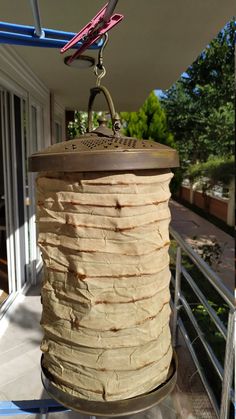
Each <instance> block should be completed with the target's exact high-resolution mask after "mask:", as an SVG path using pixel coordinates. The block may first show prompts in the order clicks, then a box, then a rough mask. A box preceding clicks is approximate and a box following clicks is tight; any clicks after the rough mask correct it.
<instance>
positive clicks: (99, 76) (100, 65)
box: [94, 32, 108, 86]
mask: <svg viewBox="0 0 236 419" xmlns="http://www.w3.org/2000/svg"><path fill="white" fill-rule="evenodd" d="M107 42H108V33H107V32H106V33H105V34H104V42H103V44H102V46H101V48H100V50H99V53H98V63H97V64H96V65H95V67H94V73H95V75H96V76H97V82H96V86H100V83H101V79H102V78H103V77H104V76H105V75H106V69H105V67H104V65H103V51H104V48H105V46H106V45H107ZM99 70H101V72H100V74H99Z"/></svg>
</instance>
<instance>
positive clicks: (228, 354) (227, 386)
mask: <svg viewBox="0 0 236 419" xmlns="http://www.w3.org/2000/svg"><path fill="white" fill-rule="evenodd" d="M234 321H235V312H234V311H230V312H229V317H228V327H227V340H226V350H225V363H224V376H223V383H222V393H221V405H220V419H227V418H228V417H229V407H230V399H231V394H230V393H231V386H232V380H233V360H234Z"/></svg>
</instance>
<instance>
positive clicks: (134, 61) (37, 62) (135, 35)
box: [0, 0, 235, 111]
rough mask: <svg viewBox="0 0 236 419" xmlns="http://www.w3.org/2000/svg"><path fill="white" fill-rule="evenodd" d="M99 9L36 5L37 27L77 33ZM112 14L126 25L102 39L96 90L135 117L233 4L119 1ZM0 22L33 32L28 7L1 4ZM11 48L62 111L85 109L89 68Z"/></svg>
mask: <svg viewBox="0 0 236 419" xmlns="http://www.w3.org/2000/svg"><path fill="white" fill-rule="evenodd" d="M105 3H106V1H105V0H94V1H91V0H90V1H88V0H67V1H65V0H39V6H40V13H41V22H42V26H43V27H46V28H53V29H59V30H65V31H73V32H79V30H80V29H81V28H82V27H83V26H85V24H87V23H88V22H89V21H90V19H91V18H92V17H94V16H95V15H96V13H97V11H98V10H100V8H101V7H102V6H103V5H104V4H105ZM115 11H116V12H117V13H122V14H124V15H125V18H124V20H123V21H122V22H121V23H120V24H118V26H116V27H115V28H114V29H112V30H111V31H110V32H109V34H110V40H109V43H108V45H107V47H106V49H105V51H104V64H105V67H106V69H107V75H106V77H105V79H103V83H104V85H106V86H107V87H108V88H109V89H110V90H111V93H112V96H113V99H114V102H115V105H116V108H117V110H118V111H120V110H136V109H137V108H138V107H139V106H141V105H142V103H143V102H144V100H145V99H146V97H147V96H148V94H149V92H150V91H151V90H153V89H167V88H169V87H170V86H171V85H172V84H173V83H174V82H175V81H176V80H177V79H178V78H179V76H180V75H181V73H182V72H183V71H184V70H185V69H186V68H187V67H188V66H189V65H190V64H191V63H192V62H193V61H194V59H195V58H196V57H197V56H198V54H199V53H200V52H201V51H202V50H203V48H204V47H205V46H206V45H207V44H208V43H209V41H211V39H212V38H213V37H214V36H216V35H217V33H218V32H219V30H220V29H221V28H222V27H223V26H224V25H225V23H226V22H227V21H229V20H230V19H231V18H232V16H233V15H234V12H235V4H234V1H233V0H223V1H222V0H146V1H144V0H120V1H119V2H118V5H117V7H116V10H115ZM0 16H1V20H2V21H7V22H12V23H19V24H29V25H33V17H32V12H31V8H30V1H29V0H0ZM14 48H15V50H16V51H17V52H18V53H19V55H20V56H21V57H23V59H24V60H25V62H27V63H28V65H29V66H30V67H31V69H32V70H33V71H34V72H35V73H36V74H37V75H38V77H39V78H40V79H41V80H42V81H43V82H44V83H45V84H46V85H47V86H48V87H49V88H50V89H51V90H52V91H53V92H54V93H55V95H56V96H57V97H58V98H59V99H60V100H61V102H62V103H63V104H64V105H65V106H66V107H67V108H68V109H86V108H87V101H88V94H89V88H90V87H92V86H93V85H95V76H94V74H93V69H92V68H90V69H87V70H78V69H75V68H69V67H68V66H66V65H65V64H64V62H63V60H64V55H61V54H60V53H59V50H57V49H45V48H32V47H21V46H17V47H14ZM69 54H70V53H68V55H69ZM87 54H88V55H93V56H96V55H97V53H96V52H91V51H89V52H88V51H87ZM100 106H101V105H100V104H99V102H98V107H100Z"/></svg>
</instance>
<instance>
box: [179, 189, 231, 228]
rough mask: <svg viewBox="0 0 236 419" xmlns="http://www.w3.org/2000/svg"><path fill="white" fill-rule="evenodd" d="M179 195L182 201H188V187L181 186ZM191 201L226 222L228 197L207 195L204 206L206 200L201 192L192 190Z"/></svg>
mask: <svg viewBox="0 0 236 419" xmlns="http://www.w3.org/2000/svg"><path fill="white" fill-rule="evenodd" d="M180 197H181V199H183V200H184V201H187V202H190V188H188V187H186V186H181V189H180ZM192 203H193V204H194V205H196V206H197V207H198V208H201V209H203V210H207V211H208V212H209V214H211V215H214V216H215V217H217V218H219V219H220V220H222V221H224V222H225V223H227V213H228V199H220V198H216V197H213V196H207V208H206V202H205V199H204V196H203V194H202V192H199V191H194V192H193V202H192Z"/></svg>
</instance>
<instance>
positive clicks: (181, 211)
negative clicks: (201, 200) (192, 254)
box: [170, 200, 235, 292]
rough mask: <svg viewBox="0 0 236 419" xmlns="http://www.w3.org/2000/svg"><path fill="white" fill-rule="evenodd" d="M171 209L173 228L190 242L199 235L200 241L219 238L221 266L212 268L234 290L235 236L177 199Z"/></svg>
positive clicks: (172, 203) (171, 204) (171, 203)
mask: <svg viewBox="0 0 236 419" xmlns="http://www.w3.org/2000/svg"><path fill="white" fill-rule="evenodd" d="M170 209H171V215H172V221H171V225H172V227H173V229H174V230H176V231H177V232H178V233H179V234H180V235H181V236H183V237H184V238H185V239H186V241H188V243H189V244H191V239H192V238H193V237H197V240H198V241H200V242H201V240H202V242H204V241H205V240H217V242H218V243H219V244H220V246H221V248H222V249H223V252H222V256H221V263H220V264H219V266H217V267H215V268H214V267H212V268H213V269H214V270H215V271H216V272H217V274H218V275H219V277H220V278H221V279H222V281H224V283H225V285H226V286H227V287H228V288H229V289H230V290H231V291H232V292H234V288H235V279H234V278H235V276H234V275H235V243H234V239H233V237H231V236H230V235H229V234H226V233H225V232H224V231H223V230H221V229H220V228H218V227H216V226H215V225H214V224H212V223H210V222H209V221H207V220H205V219H204V218H202V217H200V216H199V215H197V214H195V212H193V211H191V210H190V209H188V208H186V207H184V206H183V205H181V204H179V203H178V202H176V201H173V200H171V202H170Z"/></svg>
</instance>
